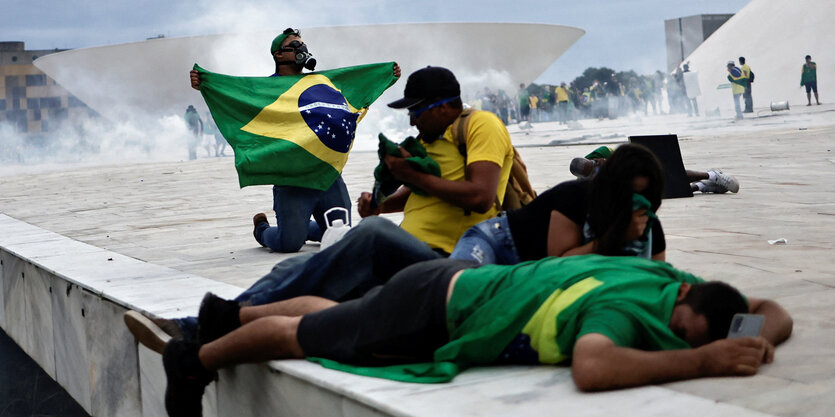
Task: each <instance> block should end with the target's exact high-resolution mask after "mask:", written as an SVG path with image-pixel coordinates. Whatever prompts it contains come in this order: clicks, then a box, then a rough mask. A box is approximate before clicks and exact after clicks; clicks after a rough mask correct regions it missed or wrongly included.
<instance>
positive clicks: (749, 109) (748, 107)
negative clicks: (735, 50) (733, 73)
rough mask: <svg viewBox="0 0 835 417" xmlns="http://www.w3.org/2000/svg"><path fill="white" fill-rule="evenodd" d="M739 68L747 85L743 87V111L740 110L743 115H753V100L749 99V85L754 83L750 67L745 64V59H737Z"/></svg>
mask: <svg viewBox="0 0 835 417" xmlns="http://www.w3.org/2000/svg"><path fill="white" fill-rule="evenodd" d="M739 68H740V69H741V70H742V76H744V77H745V79H746V81H747V82H748V85H746V86H745V92H744V93H742V99H743V100H744V101H745V109H744V110H742V112H743V113H753V112H754V99H753V98H752V97H751V83H753V82H754V76H753V74H754V73H753V72H751V67H749V66H748V64H746V63H745V57H744V56H741V57H739Z"/></svg>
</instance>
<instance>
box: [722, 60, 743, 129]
mask: <svg viewBox="0 0 835 417" xmlns="http://www.w3.org/2000/svg"><path fill="white" fill-rule="evenodd" d="M727 67H728V81H730V82H731V92H733V95H734V110H735V111H736V120H741V119H742V107H741V106H740V104H739V99H740V97H742V94H743V93H745V87H746V86H747V85H748V79H747V78H745V74H743V73H742V70H741V69H739V68H738V67H737V66H736V65H735V64H734V62H733V61H728V66H727Z"/></svg>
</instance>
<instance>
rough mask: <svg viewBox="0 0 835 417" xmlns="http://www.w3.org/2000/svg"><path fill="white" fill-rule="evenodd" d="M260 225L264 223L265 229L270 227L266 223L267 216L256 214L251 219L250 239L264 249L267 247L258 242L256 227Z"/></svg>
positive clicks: (268, 223)
mask: <svg viewBox="0 0 835 417" xmlns="http://www.w3.org/2000/svg"><path fill="white" fill-rule="evenodd" d="M261 223H266V224H267V227H269V226H270V222H269V221H267V215H266V214H264V213H258V214H256V215H255V216H253V217H252V237H254V238H255V241H256V242H258V243H259V244H260V245H261V246H263V247H265V248H266V247H267V245H265V244H263V243H261V241H259V240H258V225H259V224H261Z"/></svg>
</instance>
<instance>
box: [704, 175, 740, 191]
mask: <svg viewBox="0 0 835 417" xmlns="http://www.w3.org/2000/svg"><path fill="white" fill-rule="evenodd" d="M708 172H712V173H714V174H715V175H716V177H715V178H714V179H713V182H715V183H716V184H719V185H721V186H722V187H725V189H726V190H727V191H730V192H732V193H736V192H739V181H737V180H736V178H734V177H732V176H730V175H728V174H725V173H722V171H721V170H718V169H711V170H710V171H708Z"/></svg>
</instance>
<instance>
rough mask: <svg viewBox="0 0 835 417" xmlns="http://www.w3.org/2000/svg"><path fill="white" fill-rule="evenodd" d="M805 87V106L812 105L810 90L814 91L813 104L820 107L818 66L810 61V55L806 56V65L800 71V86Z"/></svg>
mask: <svg viewBox="0 0 835 417" xmlns="http://www.w3.org/2000/svg"><path fill="white" fill-rule="evenodd" d="M804 85H805V86H806V100H807V102H808V103H807V104H806V105H807V106H811V105H812V90H814V91H815V102H816V103H818V105H819V106H820V104H821V102H820V99H818V64H816V63H814V62H813V61H812V56H811V55H806V63H805V64H803V68H801V71H800V86H801V87H802V86H804Z"/></svg>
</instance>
